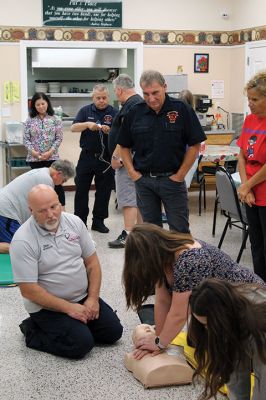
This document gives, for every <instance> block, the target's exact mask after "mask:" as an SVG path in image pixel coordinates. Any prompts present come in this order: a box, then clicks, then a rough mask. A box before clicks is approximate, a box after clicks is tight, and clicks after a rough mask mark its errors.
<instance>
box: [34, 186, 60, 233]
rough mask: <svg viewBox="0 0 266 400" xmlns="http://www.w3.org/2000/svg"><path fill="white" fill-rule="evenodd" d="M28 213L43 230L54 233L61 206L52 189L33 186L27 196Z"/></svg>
mask: <svg viewBox="0 0 266 400" xmlns="http://www.w3.org/2000/svg"><path fill="white" fill-rule="evenodd" d="M28 203H29V208H30V211H31V213H32V215H33V217H34V218H35V220H36V222H37V223H38V224H39V225H40V226H41V227H42V228H44V229H46V230H48V231H51V232H56V230H57V228H58V225H59V222H60V216H61V204H60V203H59V200H58V196H57V194H56V192H55V191H54V189H53V188H52V187H51V186H48V185H44V184H41V185H36V186H34V187H33V188H32V189H31V191H30V192H29V195H28Z"/></svg>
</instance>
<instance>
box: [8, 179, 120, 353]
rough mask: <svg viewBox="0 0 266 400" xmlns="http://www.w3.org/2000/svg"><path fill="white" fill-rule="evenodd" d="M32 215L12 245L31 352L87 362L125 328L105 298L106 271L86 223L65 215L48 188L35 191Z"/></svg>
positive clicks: (33, 191)
mask: <svg viewBox="0 0 266 400" xmlns="http://www.w3.org/2000/svg"><path fill="white" fill-rule="evenodd" d="M28 200H29V207H30V210H31V213H32V216H31V217H30V218H29V219H28V220H27V221H26V222H25V223H24V224H23V225H22V226H21V227H20V228H19V229H18V230H17V232H16V233H15V235H14V237H13V240H12V242H11V246H10V256H11V264H12V269H13V275H14V281H15V282H16V283H18V285H19V288H20V291H21V294H22V296H23V299H24V304H25V308H26V310H27V311H28V313H29V314H30V317H29V318H27V319H26V320H24V321H23V322H22V323H21V325H20V329H21V331H22V333H23V334H24V335H25V337H26V345H27V346H28V347H30V348H33V349H37V350H41V351H45V352H48V353H51V354H55V355H58V356H62V357H68V358H75V359H78V358H82V357H84V356H85V354H86V353H88V352H89V351H90V350H91V349H92V348H93V346H94V343H95V342H96V343H104V344H112V343H115V342H116V341H117V340H119V339H120V338H121V336H122V331H123V327H122V325H121V324H120V321H119V319H118V317H117V316H116V314H115V312H114V311H113V310H112V309H111V307H110V306H109V305H108V304H106V303H105V302H104V301H103V300H102V299H101V298H100V297H99V292H100V286H101V267H100V263H99V260H98V257H97V254H96V251H95V247H94V244H93V241H92V239H91V237H90V234H89V233H88V231H87V229H86V227H85V225H84V223H83V222H82V221H81V219H80V218H79V217H77V216H75V215H72V214H69V213H65V212H62V211H61V205H60V203H59V200H58V197H57V194H56V193H55V191H54V190H53V189H52V188H51V187H50V186H47V185H37V186H35V187H34V188H33V189H32V190H31V191H30V193H29V197H28Z"/></svg>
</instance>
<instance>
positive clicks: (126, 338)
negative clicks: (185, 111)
mask: <svg viewBox="0 0 266 400" xmlns="http://www.w3.org/2000/svg"><path fill="white" fill-rule="evenodd" d="M93 195H94V193H93V192H92V193H91V194H90V197H91V201H92V200H93ZM207 195H208V197H207V210H206V211H205V212H203V214H202V216H201V217H199V216H198V206H197V193H196V192H192V193H190V194H189V197H190V223H191V231H192V233H193V235H194V236H195V237H198V238H201V239H203V240H206V241H207V242H210V243H213V244H217V243H218V238H219V236H220V234H221V231H222V227H223V224H224V218H223V217H222V216H221V215H220V214H218V223H217V234H216V237H215V238H212V236H211V228H212V215H213V214H212V213H213V203H214V192H208V194H207ZM67 211H69V212H72V211H73V193H71V192H69V193H68V194H67ZM106 225H108V227H109V228H110V232H109V233H108V234H100V233H97V232H94V231H93V232H92V237H93V239H94V240H95V242H96V243H97V252H98V255H99V258H100V261H101V265H102V271H103V282H102V290H101V296H102V297H103V298H104V299H105V300H106V301H107V302H109V303H110V304H111V305H112V307H113V308H114V309H116V310H117V312H118V315H119V317H120V318H121V320H122V323H123V325H124V335H123V338H122V340H121V341H120V342H119V343H118V344H117V345H115V346H111V347H96V348H94V349H93V350H92V352H91V353H90V354H89V355H88V356H87V357H86V358H85V359H83V360H80V361H70V360H65V359H62V358H58V357H55V356H52V355H48V354H44V353H40V352H37V351H34V350H30V349H28V348H26V347H25V344H24V339H23V336H22V334H21V332H20V330H19V328H18V324H19V323H20V321H21V320H22V319H23V318H25V317H26V316H27V314H26V312H25V310H24V308H23V305H22V301H21V297H20V294H19V289H18V288H17V287H15V288H5V289H0V305H1V310H0V324H1V325H0V340H1V356H0V357H1V362H0V381H1V396H0V397H1V398H3V399H4V400H14V399H15V400H17V399H20V400H30V399H31V400H37V399H45V400H55V399H56V400H58V399H64V400H72V399H73V400H74V399H75V400H89V399H94V400H101V399H106V400H114V399H130V400H131V399H132V400H136V399H138V400H142V399H143V400H144V399H145V400H149V399H150V400H166V399H178V400H196V399H197V398H198V396H199V394H200V391H201V389H202V387H201V386H200V385H196V386H195V387H194V386H193V385H188V386H178V387H171V388H161V389H150V390H145V389H143V387H142V385H141V384H139V383H138V382H137V381H136V380H135V379H134V378H133V377H132V375H131V373H129V372H128V371H127V370H126V369H125V368H124V366H123V357H124V354H125V352H126V351H129V350H130V349H131V337H130V336H131V332H132V329H133V327H134V326H135V325H136V324H137V323H139V321H138V318H137V316H136V314H135V313H134V312H133V311H131V310H129V311H128V310H126V307H125V301H124V294H123V288H122V284H121V272H122V268H123V252H124V250H123V249H115V250H114V249H109V248H108V246H107V242H108V241H109V240H113V239H115V238H116V237H117V236H118V235H119V234H120V232H121V230H122V227H123V226H122V217H121V214H120V213H119V212H118V211H117V210H115V207H114V198H112V200H111V202H110V218H109V219H108V220H106ZM88 226H90V221H88ZM240 241H241V232H240V231H239V230H237V229H232V230H231V231H230V232H229V233H228V235H227V237H226V239H225V242H224V246H223V249H224V250H225V251H226V252H228V253H229V254H230V255H231V256H232V257H233V258H236V255H237V252H238V248H239V245H240ZM241 261H242V263H243V264H244V265H247V266H251V256H250V249H249V245H248V248H247V249H246V250H245V251H244V254H243V257H242V260H241ZM218 398H219V399H222V398H223V396H218Z"/></svg>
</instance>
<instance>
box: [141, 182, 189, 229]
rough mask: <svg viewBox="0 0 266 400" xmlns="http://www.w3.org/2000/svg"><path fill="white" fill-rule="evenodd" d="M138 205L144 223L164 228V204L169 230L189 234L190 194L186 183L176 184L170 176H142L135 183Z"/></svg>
mask: <svg viewBox="0 0 266 400" xmlns="http://www.w3.org/2000/svg"><path fill="white" fill-rule="evenodd" d="M135 185H136V192H137V205H138V208H139V210H140V212H141V215H142V218H143V221H144V222H150V223H153V224H156V225H158V226H162V207H161V205H162V203H163V205H164V209H165V212H166V216H167V221H168V224H169V228H170V229H171V230H174V231H178V232H183V233H188V232H189V221H188V215H189V212H188V194H187V187H186V183H185V182H174V181H172V180H171V179H170V178H169V177H168V176H165V177H156V178H152V177H150V176H142V177H141V178H140V179H138V180H137V181H136V182H135Z"/></svg>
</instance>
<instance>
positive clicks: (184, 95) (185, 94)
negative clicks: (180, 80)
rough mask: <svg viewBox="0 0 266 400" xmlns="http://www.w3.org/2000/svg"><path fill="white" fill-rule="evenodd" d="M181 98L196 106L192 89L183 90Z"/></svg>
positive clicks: (180, 94)
mask: <svg viewBox="0 0 266 400" xmlns="http://www.w3.org/2000/svg"><path fill="white" fill-rule="evenodd" d="M178 98H179V99H181V100H183V101H184V102H185V103H187V104H189V105H190V106H191V107H194V97H193V94H192V93H191V91H190V90H181V92H180V93H179V96H178Z"/></svg>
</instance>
